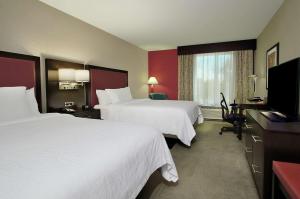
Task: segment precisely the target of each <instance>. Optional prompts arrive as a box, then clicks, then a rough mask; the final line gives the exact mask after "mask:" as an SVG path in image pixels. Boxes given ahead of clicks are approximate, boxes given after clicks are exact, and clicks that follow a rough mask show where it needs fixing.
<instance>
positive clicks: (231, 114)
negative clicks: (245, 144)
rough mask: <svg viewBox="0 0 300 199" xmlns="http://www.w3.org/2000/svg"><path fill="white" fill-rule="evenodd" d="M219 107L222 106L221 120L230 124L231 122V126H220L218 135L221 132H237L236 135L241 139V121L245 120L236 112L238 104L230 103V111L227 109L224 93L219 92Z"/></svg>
mask: <svg viewBox="0 0 300 199" xmlns="http://www.w3.org/2000/svg"><path fill="white" fill-rule="evenodd" d="M221 97H222V100H221V103H220V104H221V108H222V118H223V121H225V122H228V123H230V124H232V125H233V126H232V127H227V126H226V127H225V126H224V127H222V128H221V131H220V133H219V134H220V135H222V134H223V132H228V131H230V132H234V133H235V134H237V137H238V139H239V140H241V139H242V123H243V121H244V120H245V118H244V117H243V116H241V115H239V114H238V104H236V103H235V101H234V103H233V104H230V106H231V111H229V108H228V106H227V103H226V100H225V97H224V94H223V93H221Z"/></svg>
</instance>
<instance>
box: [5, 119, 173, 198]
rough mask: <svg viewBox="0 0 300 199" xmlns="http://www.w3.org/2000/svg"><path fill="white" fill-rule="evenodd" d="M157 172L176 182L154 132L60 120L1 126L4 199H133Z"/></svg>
mask: <svg viewBox="0 0 300 199" xmlns="http://www.w3.org/2000/svg"><path fill="white" fill-rule="evenodd" d="M157 168H161V172H162V175H163V177H164V178H165V179H166V180H168V181H173V182H175V181H177V179H178V177H177V172H176V168H175V165H174V163H173V160H172V157H171V155H170V151H169V149H168V148H167V145H166V142H165V140H164V138H163V136H162V135H161V133H159V132H157V131H155V130H154V129H152V128H148V127H144V126H138V125H130V124H126V123H120V122H118V123H116V122H112V121H99V120H92V119H83V118H75V117H73V116H69V115H59V114H53V115H52V114H46V115H44V116H40V117H36V118H29V119H26V120H22V121H14V122H6V123H2V124H0V198H1V199H131V198H135V197H136V196H137V194H138V193H139V191H140V190H141V189H142V187H143V186H144V185H145V183H146V181H147V180H148V178H149V176H150V175H151V174H152V173H153V172H154V171H155V170H156V169H157Z"/></svg>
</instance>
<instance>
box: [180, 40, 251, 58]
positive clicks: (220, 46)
mask: <svg viewBox="0 0 300 199" xmlns="http://www.w3.org/2000/svg"><path fill="white" fill-rule="evenodd" d="M238 50H256V39H249V40H240V41H229V42H221V43H210V44H199V45H190V46H179V47H178V48H177V54H178V55H191V54H201V53H213V52H227V51H238Z"/></svg>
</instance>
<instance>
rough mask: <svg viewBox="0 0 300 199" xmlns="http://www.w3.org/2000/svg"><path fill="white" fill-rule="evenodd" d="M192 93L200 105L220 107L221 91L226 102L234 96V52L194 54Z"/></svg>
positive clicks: (230, 100)
mask: <svg viewBox="0 0 300 199" xmlns="http://www.w3.org/2000/svg"><path fill="white" fill-rule="evenodd" d="M193 67H194V72H193V76H194V77H193V95H194V101H197V102H199V103H200V104H201V105H202V106H212V107H220V101H221V96H220V92H223V93H224V95H225V97H226V100H227V101H228V102H233V100H234V98H235V93H236V92H235V77H236V72H235V71H236V67H235V59H234V52H222V53H207V54H197V55H195V56H194V66H193Z"/></svg>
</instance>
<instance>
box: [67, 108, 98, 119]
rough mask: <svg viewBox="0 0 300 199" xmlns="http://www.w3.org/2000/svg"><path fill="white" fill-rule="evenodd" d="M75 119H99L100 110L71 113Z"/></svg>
mask: <svg viewBox="0 0 300 199" xmlns="http://www.w3.org/2000/svg"><path fill="white" fill-rule="evenodd" d="M71 114H72V115H74V116H75V117H82V118H89V119H100V110H95V109H90V110H84V111H83V110H77V111H75V112H74V113H71Z"/></svg>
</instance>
